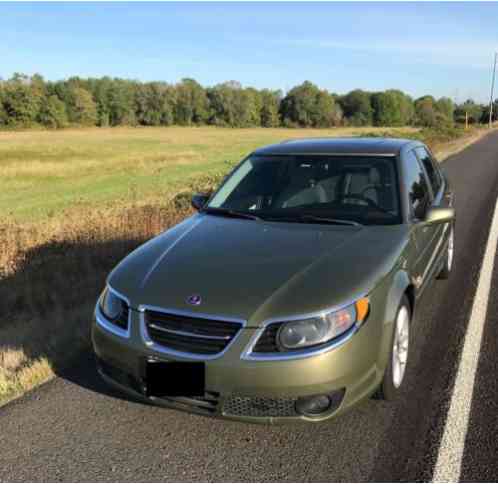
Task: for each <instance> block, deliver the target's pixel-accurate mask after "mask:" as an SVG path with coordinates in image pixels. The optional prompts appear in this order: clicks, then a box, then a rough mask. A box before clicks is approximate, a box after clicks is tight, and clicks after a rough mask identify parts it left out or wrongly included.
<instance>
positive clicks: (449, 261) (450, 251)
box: [437, 224, 455, 279]
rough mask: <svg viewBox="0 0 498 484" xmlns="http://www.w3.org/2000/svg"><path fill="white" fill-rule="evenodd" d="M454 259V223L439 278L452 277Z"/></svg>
mask: <svg viewBox="0 0 498 484" xmlns="http://www.w3.org/2000/svg"><path fill="white" fill-rule="evenodd" d="M454 260H455V226H454V225H453V224H452V225H451V228H450V235H449V237H448V248H447V249H446V255H445V257H444V265H443V268H442V269H441V271H440V272H439V274H438V276H437V278H438V279H448V278H449V277H450V273H451V269H452V268H453V264H454Z"/></svg>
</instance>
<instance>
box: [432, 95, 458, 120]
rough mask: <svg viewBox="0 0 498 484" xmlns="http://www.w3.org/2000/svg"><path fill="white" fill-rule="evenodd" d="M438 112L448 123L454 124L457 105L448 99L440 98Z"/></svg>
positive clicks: (437, 105) (437, 106) (437, 102)
mask: <svg viewBox="0 0 498 484" xmlns="http://www.w3.org/2000/svg"><path fill="white" fill-rule="evenodd" d="M436 111H437V112H438V113H439V114H440V115H441V116H442V117H443V118H444V119H445V120H447V122H448V123H450V124H453V116H454V113H455V105H454V104H453V101H452V100H451V99H450V98H448V97H442V98H439V99H438V100H437V101H436Z"/></svg>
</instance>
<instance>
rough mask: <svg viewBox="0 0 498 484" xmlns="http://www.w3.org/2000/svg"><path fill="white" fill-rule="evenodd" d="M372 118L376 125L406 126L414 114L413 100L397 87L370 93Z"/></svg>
mask: <svg viewBox="0 0 498 484" xmlns="http://www.w3.org/2000/svg"><path fill="white" fill-rule="evenodd" d="M371 100H372V108H373V111H374V115H373V119H374V124H375V125H376V126H406V125H407V124H409V123H411V121H412V119H413V115H414V107H413V102H412V100H411V98H410V97H409V96H407V95H406V94H405V93H403V92H402V91H399V90H397V89H388V90H387V91H384V92H377V93H374V94H372V97H371Z"/></svg>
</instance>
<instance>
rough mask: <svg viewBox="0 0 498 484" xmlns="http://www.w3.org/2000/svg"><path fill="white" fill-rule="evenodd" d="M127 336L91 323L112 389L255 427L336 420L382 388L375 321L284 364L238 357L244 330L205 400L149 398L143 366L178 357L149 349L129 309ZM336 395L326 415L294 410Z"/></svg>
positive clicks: (209, 363)
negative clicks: (313, 398) (305, 400)
mask: <svg viewBox="0 0 498 484" xmlns="http://www.w3.org/2000/svg"><path fill="white" fill-rule="evenodd" d="M129 323H130V331H129V335H128V337H123V336H120V335H118V334H115V333H112V332H110V331H108V329H106V328H104V327H102V326H101V325H100V324H97V323H96V322H95V321H94V324H93V325H92V340H93V346H94V350H95V353H96V356H97V364H98V369H99V372H100V374H101V375H102V377H103V378H104V379H105V380H106V381H107V382H108V383H110V384H112V385H114V386H117V387H119V388H120V389H121V390H123V391H125V392H127V393H128V394H130V395H133V396H134V397H136V398H139V399H141V400H144V401H148V402H153V403H155V404H158V405H162V406H166V407H172V408H176V409H179V410H186V411H189V412H194V413H199V414H202V415H209V416H215V417H223V418H227V419H235V420H243V421H248V422H256V423H284V422H291V421H302V420H304V421H322V420H325V419H329V418H331V417H334V416H337V415H339V414H341V413H343V412H344V411H346V410H347V409H349V408H350V407H352V406H353V405H355V404H357V403H358V402H359V401H361V400H363V399H365V398H367V397H368V396H370V395H371V394H372V393H373V392H374V391H375V390H376V388H377V387H378V385H379V383H380V381H381V379H382V375H383V368H382V365H379V362H378V359H379V348H380V344H381V338H382V324H377V322H376V321H375V315H372V314H370V316H369V320H368V321H367V322H366V323H365V324H364V325H363V326H362V327H361V328H360V330H359V331H358V332H357V333H356V334H355V335H354V336H353V337H352V338H351V339H349V340H348V341H346V342H344V344H342V345H340V346H339V347H336V348H333V349H331V350H330V351H328V352H325V353H322V354H319V355H314V356H310V357H308V358H299V359H295V360H282V361H274V360H272V361H260V360H257V361H251V360H244V359H242V358H241V354H242V353H243V352H244V349H245V348H246V347H247V345H248V343H249V342H250V340H251V338H252V336H253V335H254V332H255V331H256V329H255V328H247V327H246V328H244V329H242V330H241V331H240V334H239V335H238V336H237V338H236V339H235V341H234V342H233V344H231V345H230V347H229V349H228V351H226V353H224V354H223V355H221V356H220V357H219V358H215V359H210V360H206V394H205V395H204V398H160V399H159V398H155V397H145V395H144V375H145V363H146V361H147V360H149V359H155V360H158V359H159V360H162V361H168V360H169V361H171V360H181V358H177V357H171V356H168V355H165V354H162V353H158V352H156V351H155V350H154V349H152V348H150V347H147V346H146V345H145V344H144V341H143V338H142V336H141V334H140V330H139V326H140V325H139V312H138V311H135V310H130V319H129ZM323 394H327V395H329V396H331V399H332V402H333V403H332V405H331V407H330V409H329V410H327V411H326V412H324V413H322V414H320V415H318V416H313V417H310V416H305V415H302V414H299V413H298V412H297V411H296V410H295V402H296V400H297V399H298V398H299V397H305V396H310V395H323Z"/></svg>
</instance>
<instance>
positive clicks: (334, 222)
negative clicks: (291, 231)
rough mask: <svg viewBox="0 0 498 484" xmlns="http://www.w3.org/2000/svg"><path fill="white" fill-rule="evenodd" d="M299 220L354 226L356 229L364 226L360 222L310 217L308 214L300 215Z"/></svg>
mask: <svg viewBox="0 0 498 484" xmlns="http://www.w3.org/2000/svg"><path fill="white" fill-rule="evenodd" d="M299 218H300V219H301V220H303V221H309V222H318V223H326V224H333V225H353V226H355V227H361V226H363V224H361V223H359V222H355V221H354V220H347V219H344V218H327V217H320V216H318V215H308V214H303V215H300V216H299Z"/></svg>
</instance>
